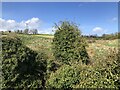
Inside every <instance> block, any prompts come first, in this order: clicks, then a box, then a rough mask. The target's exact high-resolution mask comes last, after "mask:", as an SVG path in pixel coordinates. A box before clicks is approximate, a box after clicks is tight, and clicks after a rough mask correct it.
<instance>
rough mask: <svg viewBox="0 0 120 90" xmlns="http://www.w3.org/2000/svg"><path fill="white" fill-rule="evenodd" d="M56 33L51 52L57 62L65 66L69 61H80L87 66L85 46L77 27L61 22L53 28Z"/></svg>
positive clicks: (67, 22)
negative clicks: (59, 61)
mask: <svg viewBox="0 0 120 90" xmlns="http://www.w3.org/2000/svg"><path fill="white" fill-rule="evenodd" d="M55 28H56V32H55V34H54V39H53V52H54V56H55V58H56V59H57V60H61V61H62V62H64V63H66V64H70V63H69V62H70V61H79V60H82V62H83V63H85V64H88V61H89V57H88V54H87V52H86V48H85V46H86V44H85V41H84V40H83V38H82V37H81V32H80V30H79V28H78V26H77V25H76V24H74V23H72V22H69V21H62V22H60V24H58V25H57V24H56V26H55Z"/></svg>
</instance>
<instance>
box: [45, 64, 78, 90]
mask: <svg viewBox="0 0 120 90" xmlns="http://www.w3.org/2000/svg"><path fill="white" fill-rule="evenodd" d="M79 79H80V72H79V70H78V69H77V68H76V67H74V66H73V67H72V66H69V65H63V66H61V67H60V68H59V69H58V70H57V71H56V72H55V73H51V75H50V78H49V79H48V80H47V88H59V89H68V88H73V87H74V85H76V84H78V83H79Z"/></svg>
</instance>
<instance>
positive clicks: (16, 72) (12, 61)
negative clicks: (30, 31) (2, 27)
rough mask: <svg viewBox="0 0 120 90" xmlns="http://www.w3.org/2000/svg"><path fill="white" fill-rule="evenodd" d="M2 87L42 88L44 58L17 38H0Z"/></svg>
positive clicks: (44, 67) (44, 70) (44, 72)
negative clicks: (0, 39)
mask: <svg viewBox="0 0 120 90" xmlns="http://www.w3.org/2000/svg"><path fill="white" fill-rule="evenodd" d="M2 56H3V60H2V72H3V73H2V76H3V80H2V87H3V88H35V87H36V88H44V86H45V74H46V65H47V63H46V59H47V57H46V56H45V55H44V53H39V54H38V53H36V52H35V51H32V50H30V49H29V48H28V47H26V46H24V45H23V44H22V41H21V40H20V39H18V38H10V37H9V38H7V37H3V38H2Z"/></svg>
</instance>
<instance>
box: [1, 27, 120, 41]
mask: <svg viewBox="0 0 120 90" xmlns="http://www.w3.org/2000/svg"><path fill="white" fill-rule="evenodd" d="M0 32H1V34H2V35H6V34H8V33H11V32H12V31H11V30H8V31H0ZM14 32H15V33H17V34H39V33H38V30H37V29H32V30H28V29H25V30H16V31H14ZM45 35H46V34H45ZM48 35H51V34H48ZM82 36H83V37H85V38H86V39H88V40H91V39H92V40H93V39H97V40H99V39H103V40H113V39H120V32H119V33H114V34H113V33H112V34H103V35H102V36H98V35H97V34H96V35H82Z"/></svg>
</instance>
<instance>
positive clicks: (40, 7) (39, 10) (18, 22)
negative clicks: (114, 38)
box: [0, 2, 118, 35]
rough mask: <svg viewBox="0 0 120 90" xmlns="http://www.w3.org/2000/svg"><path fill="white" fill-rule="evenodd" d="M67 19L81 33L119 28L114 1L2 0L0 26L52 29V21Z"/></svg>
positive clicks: (4, 27)
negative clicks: (53, 0) (56, 0)
mask: <svg viewBox="0 0 120 90" xmlns="http://www.w3.org/2000/svg"><path fill="white" fill-rule="evenodd" d="M61 20H70V21H73V22H76V23H77V24H80V26H79V28H80V29H81V31H82V34H87V35H89V34H98V35H101V34H103V33H115V32H118V3H117V2H91V3H90V2H89V3H88V2H74V3H73V2H71V3H70V2H61V3H57V2H54V3H53V2H49V3H44V2H16V3H15V2H3V3H2V18H0V30H3V31H5V30H17V29H25V28H26V23H27V24H28V28H29V29H38V30H39V33H52V29H53V26H54V23H58V22H59V21H61Z"/></svg>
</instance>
